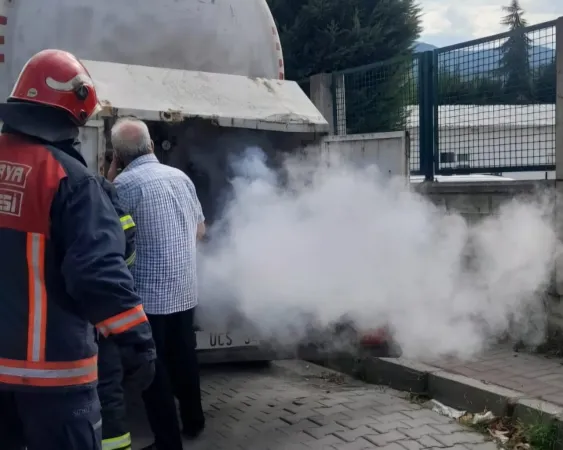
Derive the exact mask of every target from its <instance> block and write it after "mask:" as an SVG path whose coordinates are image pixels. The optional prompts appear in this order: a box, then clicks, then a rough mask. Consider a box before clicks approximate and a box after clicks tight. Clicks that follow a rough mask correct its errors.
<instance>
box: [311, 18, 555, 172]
mask: <svg viewBox="0 0 563 450" xmlns="http://www.w3.org/2000/svg"><path fill="white" fill-rule="evenodd" d="M555 34H556V26H555V21H552V22H546V23H543V24H539V25H535V26H532V27H528V28H525V29H523V30H520V31H513V32H508V33H502V34H498V35H495V36H490V37H488V38H484V39H478V40H474V41H470V42H465V43H462V44H458V45H453V46H449V47H444V48H440V49H437V50H433V51H428V52H422V53H417V54H415V55H414V56H412V57H411V56H409V57H405V58H396V59H393V60H390V61H384V62H378V63H375V64H370V65H368V66H363V67H357V68H353V69H348V70H344V71H340V72H335V73H333V74H332V90H333V104H334V123H335V129H336V130H335V132H336V133H337V134H355V133H367V132H378V131H393V130H404V129H406V130H408V131H409V132H410V136H411V171H412V173H415V174H424V175H426V176H428V177H431V176H433V174H454V173H501V172H514V171H536V170H542V171H543V170H553V169H554V164H555V98H556V63H555V41H556V39H555ZM304 87H305V86H304Z"/></svg>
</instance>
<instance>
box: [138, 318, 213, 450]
mask: <svg viewBox="0 0 563 450" xmlns="http://www.w3.org/2000/svg"><path fill="white" fill-rule="evenodd" d="M147 317H148V319H149V322H150V324H151V327H152V333H153V338H154V341H155V344H156V352H157V355H158V360H157V364H156V373H155V377H154V381H153V383H152V384H151V386H150V387H149V388H148V389H147V390H146V391H145V392H144V393H143V401H144V402H145V408H146V410H147V417H148V419H149V423H150V425H151V428H152V432H153V434H154V436H155V443H156V446H157V449H158V450H180V449H182V444H181V436H180V433H179V424H178V418H177V414H176V404H175V402H174V397H176V398H178V402H179V403H180V417H181V419H182V425H183V431H184V434H186V435H188V436H190V435H192V436H193V435H196V434H197V433H198V432H200V431H201V430H202V429H203V427H204V426H205V418H204V415H203V408H202V406H201V391H200V382H199V366H198V361H197V354H196V344H197V343H196V335H195V331H194V309H189V310H187V311H182V312H178V313H173V314H166V315H153V314H147Z"/></svg>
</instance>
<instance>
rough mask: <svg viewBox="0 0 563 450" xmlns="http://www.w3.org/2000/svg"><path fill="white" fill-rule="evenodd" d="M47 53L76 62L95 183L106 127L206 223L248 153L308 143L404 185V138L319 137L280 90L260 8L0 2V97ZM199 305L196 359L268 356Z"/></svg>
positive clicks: (222, 0)
mask: <svg viewBox="0 0 563 450" xmlns="http://www.w3.org/2000/svg"><path fill="white" fill-rule="evenodd" d="M46 48H59V49H64V50H67V51H70V52H72V53H74V54H75V55H77V56H78V57H79V58H81V59H82V60H83V62H84V63H85V65H86V66H87V68H88V69H89V71H90V73H91V75H92V78H93V80H94V82H95V84H96V87H97V90H98V94H99V97H100V99H101V102H102V104H103V105H104V109H103V111H102V112H101V113H100V114H99V116H97V117H96V118H95V119H94V120H92V121H91V122H89V123H88V124H87V126H86V127H84V128H83V129H82V131H81V134H82V141H83V150H82V151H83V153H84V157H85V159H86V160H87V162H88V164H89V165H90V166H91V167H92V168H93V169H94V170H97V171H100V172H103V171H104V168H105V167H107V164H106V162H107V161H106V158H105V156H106V154H107V153H108V148H107V146H106V143H107V136H108V131H109V129H110V128H111V126H112V124H113V123H114V121H115V120H116V118H118V117H120V116H136V117H138V118H140V119H142V120H145V121H146V122H147V124H148V125H149V128H150V130H151V133H152V136H153V138H154V141H155V149H156V154H157V156H158V157H159V159H160V160H161V161H162V162H163V163H166V164H170V165H173V166H176V167H179V168H181V169H182V170H184V171H185V172H186V173H188V174H189V175H190V176H191V177H192V179H193V180H194V184H195V185H196V189H197V190H198V196H199V197H200V200H201V202H202V206H203V209H204V213H205V215H206V218H207V219H208V221H210V222H213V220H214V219H215V218H216V217H217V214H219V213H220V211H218V210H217V206H218V198H220V197H221V193H222V191H223V190H224V189H225V187H226V186H228V184H229V182H228V176H227V172H226V170H227V169H226V167H227V166H228V164H227V155H228V154H229V153H232V152H241V151H243V150H244V149H245V148H247V147H249V146H258V147H260V148H262V149H263V150H264V151H265V153H266V154H267V155H268V156H269V157H270V158H271V159H272V160H275V155H276V154H278V152H279V151H292V150H294V149H296V148H302V147H303V145H304V143H305V142H306V143H307V144H308V148H309V149H316V150H323V151H347V152H349V153H350V155H352V156H354V157H355V158H359V161H360V162H361V163H365V162H366V158H367V159H368V160H370V161H372V162H377V163H378V165H380V166H382V168H383V170H385V171H386V172H389V173H392V174H399V175H404V176H407V175H408V161H407V157H408V140H407V139H406V137H405V134H404V133H384V134H382V135H361V136H354V137H328V136H327V134H328V131H329V125H328V123H327V121H326V120H325V119H324V118H323V116H322V115H321V113H320V112H319V111H318V110H317V108H316V107H315V106H314V105H313V103H312V102H311V101H310V100H309V98H308V97H307V96H306V95H305V94H304V93H303V91H302V90H301V89H300V88H299V86H298V85H297V84H296V83H295V82H290V81H285V80H284V64H283V54H282V49H281V45H280V41H279V37H278V32H277V29H276V25H275V23H274V20H273V17H272V14H271V12H270V10H269V7H268V5H267V3H266V0H159V1H158V2H155V1H154V0H128V1H125V0H96V1H92V0H16V1H14V0H0V98H6V97H7V96H8V94H9V93H10V90H11V86H12V84H13V83H14V81H15V79H16V77H17V75H18V73H19V71H20V70H21V68H22V67H23V65H24V63H25V62H26V60H27V59H28V58H29V57H31V56H32V55H33V54H34V53H36V52H38V51H40V50H42V49H46ZM202 297H203V298H200V308H199V309H200V311H199V322H200V326H201V331H199V332H198V349H199V350H200V351H201V356H202V359H203V360H206V361H217V360H226V359H229V360H232V359H235V360H238V359H253V360H259V359H262V360H266V359H271V358H272V357H273V356H275V350H276V349H275V348H274V349H273V348H271V347H270V346H268V345H267V344H266V343H265V342H264V341H263V340H262V339H261V337H260V336H257V335H255V334H254V332H253V329H252V327H251V326H250V325H249V324H247V323H245V321H244V319H243V318H241V317H240V316H239V315H237V312H236V306H235V305H236V302H233V301H232V299H231V300H228V299H219V298H216V297H214V296H213V295H209V296H205V295H203V294H202ZM219 309H220V310H221V311H223V312H226V313H225V314H219V315H218V314H217V311H218V310H219ZM218 316H221V317H222V318H223V319H221V320H218V319H217V317H218ZM277 356H279V354H278V355H277Z"/></svg>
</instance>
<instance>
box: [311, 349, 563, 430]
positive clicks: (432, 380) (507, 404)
mask: <svg viewBox="0 0 563 450" xmlns="http://www.w3.org/2000/svg"><path fill="white" fill-rule="evenodd" d="M317 363H319V362H317ZM321 364H322V365H324V366H326V367H329V368H331V369H334V370H339V371H341V372H344V373H348V374H350V375H354V376H357V377H360V378H361V379H362V380H364V381H366V382H367V383H371V384H382V385H386V386H389V387H391V388H393V389H397V390H400V391H406V392H410V393H413V394H416V395H424V396H429V397H430V398H433V399H436V400H438V401H439V402H442V403H444V404H446V405H448V406H451V407H453V408H456V409H459V410H463V411H468V412H471V413H479V412H483V411H485V410H487V411H491V412H492V413H493V414H494V415H495V416H497V417H508V418H511V419H514V420H518V421H521V422H522V423H528V424H530V423H534V424H537V423H538V422H541V423H550V422H556V423H557V425H558V427H560V428H561V429H562V430H563V407H561V406H558V405H555V404H553V403H549V402H546V401H543V400H539V399H536V398H530V397H529V396H527V395H526V394H524V393H522V392H517V391H513V390H511V389H507V388H504V387H502V386H497V385H494V384H489V383H484V382H482V381H479V380H476V379H473V378H469V377H466V376H463V375H458V374H455V373H452V372H448V371H446V370H442V369H440V368H439V367H434V366H430V365H427V364H422V363H417V362H413V361H409V360H406V359H404V358H376V357H362V358H355V357H353V356H350V355H342V354H340V355H338V357H336V358H334V359H333V358H330V359H329V360H325V361H322V362H321Z"/></svg>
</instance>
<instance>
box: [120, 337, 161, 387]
mask: <svg viewBox="0 0 563 450" xmlns="http://www.w3.org/2000/svg"><path fill="white" fill-rule="evenodd" d="M120 353H121V360H122V363H123V372H124V373H123V384H124V385H125V386H126V387H127V388H128V389H130V390H132V391H135V392H138V393H141V392H143V391H145V390H147V388H148V387H149V386H150V385H151V383H152V380H153V378H154V372H155V358H156V353H154V352H153V351H152V349H149V351H148V352H139V350H138V349H135V348H133V347H124V348H120Z"/></svg>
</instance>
